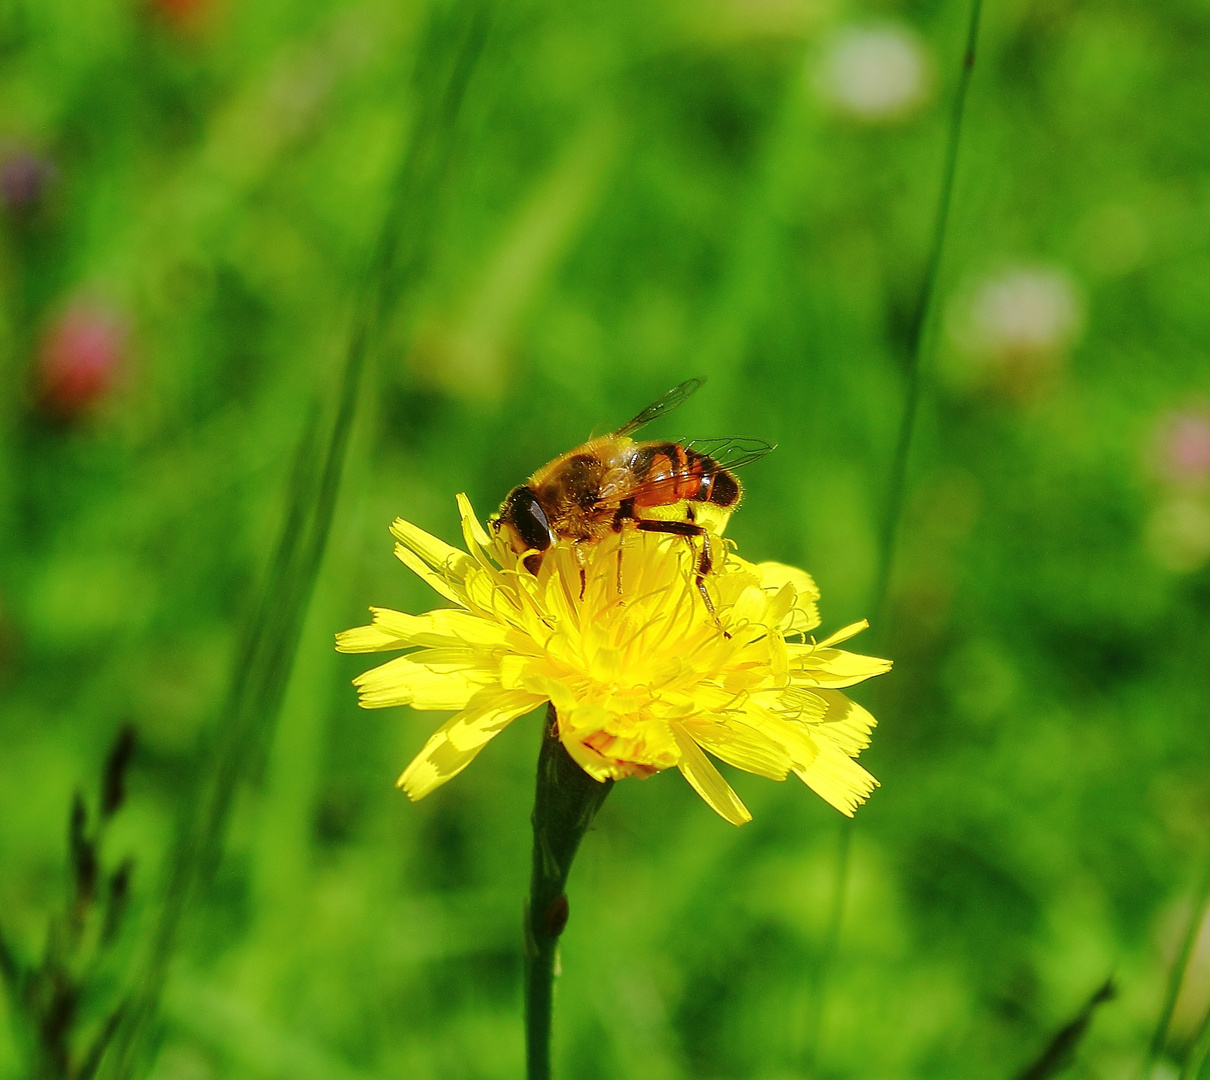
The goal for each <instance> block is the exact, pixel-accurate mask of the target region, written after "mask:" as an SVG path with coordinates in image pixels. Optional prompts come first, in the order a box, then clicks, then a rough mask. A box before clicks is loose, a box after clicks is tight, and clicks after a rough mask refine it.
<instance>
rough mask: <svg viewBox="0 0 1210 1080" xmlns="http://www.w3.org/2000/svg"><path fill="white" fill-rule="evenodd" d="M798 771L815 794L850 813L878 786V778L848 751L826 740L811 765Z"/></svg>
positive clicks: (851, 814)
mask: <svg viewBox="0 0 1210 1080" xmlns="http://www.w3.org/2000/svg"><path fill="white" fill-rule="evenodd" d="M794 772H795V773H796V774H797V775H798V777H799V778H800V779H801V780H802V782H803V783H804V784H806V785H807V787H809V788H810V789H811V790H812V791H814V792H815V794H817V795H818V796H819V797H820V798H822V799H824V800H826V801H827V802H830V803H831V804H832V805H833V806H834V807H836V809H837V810H839V811H840V812H841V813H842V814H845V815H847V816H848V817H852V816H853V811H854V810H856V809H857V807H859V806H860V805H861V804H862V803H863V802H865V801H866V799H867V798H868V797H869V794H870V792H871V791H873V790H874V789H875V788H876V787H877V786H878V781H877V780H875V779H874V778H873V777H872V776H871V775H870V774H869V773H868V772H866V771H865V769H863V768H862V767H861V766H860V765H858V764H857V762H855V761H854V760H853V759H852V758H851V757H849V756H848V754H845V753H844V752H843V751H841V750H838V749H836V747H834V746H829V745H827V744H826V743H825V744H822V745H821V746H820V748H819V754H818V755H817V756H816V758H815V760H814V761H813V762H811V764H810V765H808V766H807V767H806V768H805V769H795V770H794Z"/></svg>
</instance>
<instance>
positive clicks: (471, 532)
mask: <svg viewBox="0 0 1210 1080" xmlns="http://www.w3.org/2000/svg"><path fill="white" fill-rule="evenodd" d="M458 516H459V517H460V518H461V519H462V535H463V537H464V538H465V539H466V546H467V550H468V551H469V550H470V546H471V544H472V543H474V544H477V545H478V546H479V547H481V548H490V547H491V546H492V541H491V537H490V536H488V535H487V533H486V532H485V531H484V528H483V526H482V525H480V524H479V518H478V517H477V516H476V514H475V510H474V508H473V507H472V506H471V501H470V499H468V498H467V497H466V496H465V495H464V494H462V493H459V495H458Z"/></svg>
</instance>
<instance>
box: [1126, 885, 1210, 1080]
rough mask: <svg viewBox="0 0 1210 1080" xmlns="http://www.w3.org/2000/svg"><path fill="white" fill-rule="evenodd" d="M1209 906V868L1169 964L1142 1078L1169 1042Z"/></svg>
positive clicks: (1147, 1074)
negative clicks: (1168, 972)
mask: <svg viewBox="0 0 1210 1080" xmlns="http://www.w3.org/2000/svg"><path fill="white" fill-rule="evenodd" d="M1208 906H1210V868H1208V869H1207V870H1206V871H1205V872H1204V873H1203V875H1202V881H1201V883H1200V885H1199V886H1198V891H1197V897H1196V899H1195V900H1194V903H1193V910H1192V911H1191V912H1190V914H1189V925H1188V927H1186V929H1185V937H1184V940H1183V941H1182V942H1181V949H1180V952H1178V953H1177V956H1176V963H1174V964H1173V965H1172V973H1171V974H1170V975H1169V976H1168V987H1167V989H1166V990H1165V991H1164V1004H1163V1007H1162V1008H1161V1009H1160V1016H1159V1020H1157V1021H1156V1025H1155V1033H1154V1034H1153V1035H1152V1036H1151V1045H1150V1046H1149V1047H1148V1048H1147V1058H1146V1060H1145V1062H1144V1063H1143V1072H1142V1076H1143V1078H1144V1080H1146V1078H1147V1077H1149V1076H1150V1075H1151V1071H1152V1069H1153V1068H1154V1067H1155V1063H1156V1062H1157V1061H1158V1060H1159V1058H1160V1054H1162V1053H1163V1052H1164V1044H1165V1043H1167V1041H1168V1030H1169V1028H1170V1027H1171V1026H1172V1014H1173V1012H1175V1011H1176V1002H1177V999H1178V998H1179V997H1180V996H1181V987H1182V986H1183V985H1184V982H1185V972H1186V971H1187V970H1188V968H1189V961H1190V960H1191V959H1192V957H1193V946H1194V945H1196V944H1197V937H1198V933H1199V932H1200V931H1201V928H1202V924H1203V923H1204V922H1205V919H1206V912H1207V907H1208Z"/></svg>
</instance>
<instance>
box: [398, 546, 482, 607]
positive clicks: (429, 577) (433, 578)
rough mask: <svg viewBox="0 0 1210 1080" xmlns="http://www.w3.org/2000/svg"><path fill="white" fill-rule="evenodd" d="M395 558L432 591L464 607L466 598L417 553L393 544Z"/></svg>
mask: <svg viewBox="0 0 1210 1080" xmlns="http://www.w3.org/2000/svg"><path fill="white" fill-rule="evenodd" d="M395 558H397V559H398V560H399V561H400V562H401V563H403V565H404V566H406V567H407V568H408V569H409V570H411V571H412V573H413V574H415V575H416V576H417V577H418V578H420V580H421V581H423V582H424V583H425V584H426V585H427V586H428V587H429V588H430V589H432V590H433V591H434V592H436V593H439V594H440V595H442V596H444V597H445V598H446V599H447V600H452V601H453V602H454V603H455V604H461V605H462V606H463V607H466V599H465V597H463V596H462V595H461V594H460V593H459V592H458V590H456V589H455V588H454V587H453V585H451V584H450V582H449V580H448V579H447V578H445V577H443V576H442V575H441V574H438V573H437V571H436V570H434V569H433V568H432V567H431V566H429V564H428V563H426V562H425V561H424V560H423V559H422V558H421V557H420V556H419V555H417V554H416V553H415V552H414V551H412V550H411V549H410V548H408V547H405V546H404V545H403V544H396V545H395Z"/></svg>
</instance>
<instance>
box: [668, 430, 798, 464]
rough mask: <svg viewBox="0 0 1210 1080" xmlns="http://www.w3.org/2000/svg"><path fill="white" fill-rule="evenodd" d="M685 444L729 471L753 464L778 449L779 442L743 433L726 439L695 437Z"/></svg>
mask: <svg viewBox="0 0 1210 1080" xmlns="http://www.w3.org/2000/svg"><path fill="white" fill-rule="evenodd" d="M685 446H686V447H687V448H688V449H690V450H693V451H695V452H697V453H699V454H705V455H706V457H708V458H710V459H711V460H712V461H713V462H714V463H715V464H716V465H719V466H721V467H722V468H724V469H727V470H728V471H730V470H732V469H742V468H743V467H744V466H745V465H751V464H752V462H754V461H759V460H760V459H761V458H763V457H764V456H765V455H766V454H770V453H772V452H773V451H774V450H776V449H777V443H771V442H765V440H764V439H749V438H745V437H744V436H742V435H741V436H733V437H730V438H725V439H694V440H693V441H692V442H688V443H685Z"/></svg>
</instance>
